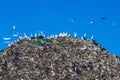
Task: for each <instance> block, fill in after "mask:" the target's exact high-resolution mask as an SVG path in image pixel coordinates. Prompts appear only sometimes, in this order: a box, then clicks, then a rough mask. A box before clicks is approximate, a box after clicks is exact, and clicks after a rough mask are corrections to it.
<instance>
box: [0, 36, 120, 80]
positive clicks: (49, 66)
mask: <svg viewBox="0 0 120 80" xmlns="http://www.w3.org/2000/svg"><path fill="white" fill-rule="evenodd" d="M0 80H120V57H118V56H116V55H113V54H111V53H110V52H109V51H107V50H106V49H104V48H103V47H102V46H101V45H99V44H98V43H97V42H95V41H94V40H89V39H87V38H83V39H79V38H75V37H70V36H64V37H58V38H50V39H48V38H44V37H38V38H34V37H32V38H31V39H22V40H20V41H19V42H15V43H14V44H12V45H11V46H10V47H8V48H7V49H5V50H3V51H1V52H0Z"/></svg>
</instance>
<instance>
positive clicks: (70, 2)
mask: <svg viewBox="0 0 120 80" xmlns="http://www.w3.org/2000/svg"><path fill="white" fill-rule="evenodd" d="M102 17H106V19H104V20H102V19H101V18H102ZM72 21H73V22H72ZM91 21H92V22H93V24H91V23H90V22H91ZM14 25H15V26H16V29H15V30H12V27H13V26H14ZM38 31H43V32H44V33H45V34H46V35H50V34H58V33H60V32H68V33H70V34H71V35H72V34H73V33H74V32H77V33H78V37H81V36H82V35H83V34H84V33H86V34H87V37H88V38H90V37H91V36H92V35H94V40H96V41H97V42H98V43H100V44H101V45H102V46H103V47H105V48H106V49H107V50H109V51H110V52H112V53H113V54H116V55H120V37H119V34H120V0H19V1H18V0H2V1H0V43H1V44H0V49H4V48H5V47H6V46H7V44H5V43H4V40H3V37H12V40H15V39H16V38H14V37H13V36H12V35H13V34H14V33H17V32H18V33H19V34H23V33H24V32H25V33H26V34H28V35H30V33H36V32H38Z"/></svg>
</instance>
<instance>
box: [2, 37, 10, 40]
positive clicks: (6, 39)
mask: <svg viewBox="0 0 120 80" xmlns="http://www.w3.org/2000/svg"><path fill="white" fill-rule="evenodd" d="M3 39H4V40H10V39H11V38H6V37H4V38H3Z"/></svg>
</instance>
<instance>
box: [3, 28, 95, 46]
mask: <svg viewBox="0 0 120 80" xmlns="http://www.w3.org/2000/svg"><path fill="white" fill-rule="evenodd" d="M15 29H16V26H13V27H12V30H15ZM38 36H43V37H45V34H44V33H43V32H42V31H40V32H38V33H35V34H30V36H28V35H27V34H26V33H24V34H23V36H21V35H19V33H16V34H13V37H16V38H17V40H14V41H12V42H10V40H11V39H12V38H11V37H3V40H4V43H5V44H8V46H11V45H12V44H13V43H14V42H18V41H20V40H21V39H24V38H27V39H29V40H31V37H35V38H36V37H38ZM58 36H70V34H68V33H67V32H63V33H59V34H56V35H53V34H52V35H50V36H49V37H46V38H57V37H58ZM74 37H77V33H76V32H74ZM84 37H86V33H84V35H83V36H82V37H81V39H83V38H84ZM93 37H94V36H93V35H92V36H91V38H90V39H91V40H92V39H93Z"/></svg>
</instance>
